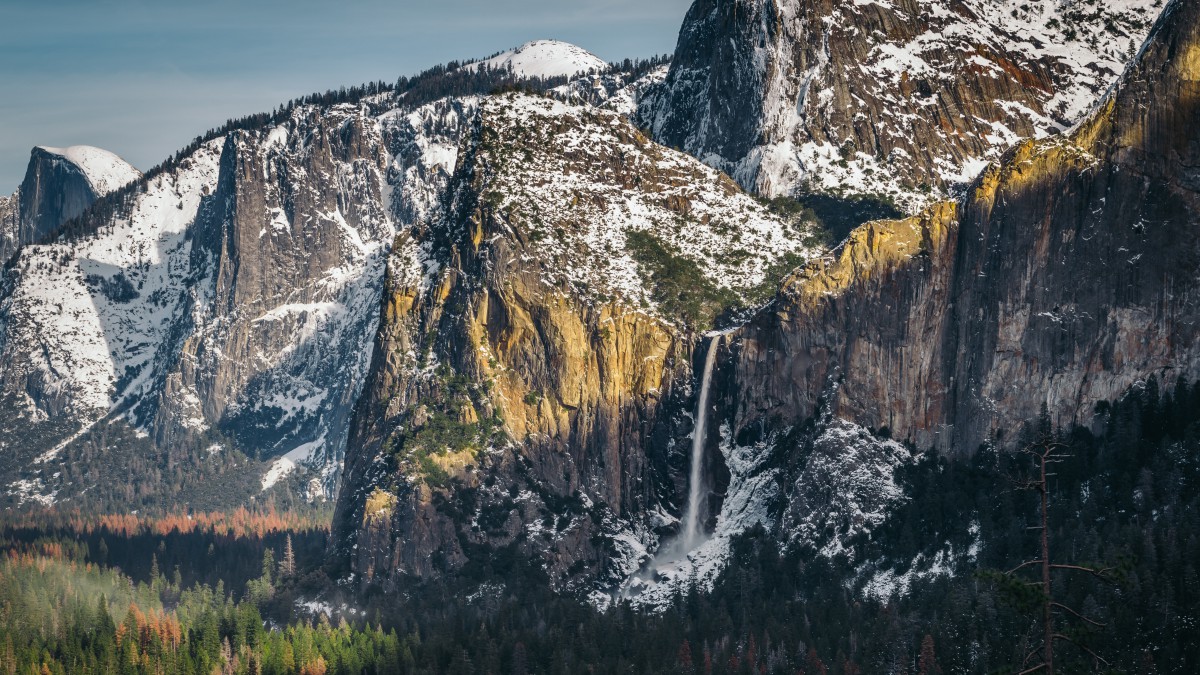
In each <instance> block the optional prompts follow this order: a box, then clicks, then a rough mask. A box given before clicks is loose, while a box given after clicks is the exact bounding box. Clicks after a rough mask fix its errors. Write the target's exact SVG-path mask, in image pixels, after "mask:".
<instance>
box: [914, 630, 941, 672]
mask: <svg viewBox="0 0 1200 675" xmlns="http://www.w3.org/2000/svg"><path fill="white" fill-rule="evenodd" d="M917 668H918V669H919V670H918V671H917V672H919V673H920V674H921V675H941V672H942V667H941V666H939V665H938V662H937V657H936V656H935V655H934V652H933V636H932V635H926V636H925V639H924V640H921V656H920V658H918V660H917Z"/></svg>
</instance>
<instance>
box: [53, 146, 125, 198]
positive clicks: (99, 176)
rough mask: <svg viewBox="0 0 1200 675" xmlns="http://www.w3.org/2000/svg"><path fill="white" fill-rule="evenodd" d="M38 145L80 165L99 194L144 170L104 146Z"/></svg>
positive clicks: (112, 188) (110, 190)
mask: <svg viewBox="0 0 1200 675" xmlns="http://www.w3.org/2000/svg"><path fill="white" fill-rule="evenodd" d="M38 147H39V148H40V149H41V150H44V151H46V152H47V153H49V154H52V155H57V156H59V157H62V158H63V159H64V160H66V161H68V162H70V163H71V164H74V165H75V166H77V167H79V168H80V170H82V171H83V174H84V176H86V177H87V180H88V182H89V183H91V185H92V189H93V190H95V192H96V194H97V195H106V194H108V193H110V192H112V191H114V190H116V189H117V188H120V187H124V186H126V185H128V184H130V183H132V182H133V181H135V180H137V179H138V178H140V177H141V176H142V172H140V171H138V170H137V169H135V168H134V167H133V165H131V164H130V163H129V162H126V161H125V160H123V159H121V158H120V157H118V156H117V155H116V154H114V153H111V152H109V151H108V150H104V149H102V148H95V147H92V146H90V145H72V146H70V147H66V148H51V147H48V146H44V145H42V146H38Z"/></svg>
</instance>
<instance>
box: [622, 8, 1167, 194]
mask: <svg viewBox="0 0 1200 675" xmlns="http://www.w3.org/2000/svg"><path fill="white" fill-rule="evenodd" d="M1161 8H1162V0H1120V1H1119V2H1095V1H1094V0H1092V1H1086V0H1066V1H1063V2H1044V3H1028V2H1024V1H1023V0H879V1H878V2H876V1H873V0H859V1H856V2H846V3H832V4H830V3H826V2H819V1H817V0H796V1H794V2H785V3H775V2H767V1H766V0H736V1H734V2H718V1H717V0H696V2H695V3H694V4H693V6H692V8H691V10H690V11H689V13H688V16H687V18H686V20H685V23H684V26H683V28H682V30H681V32H680V36H679V45H678V48H677V51H676V54H675V60H674V61H673V63H672V67H671V73H670V75H669V77H668V78H667V81H666V83H665V84H664V85H663V86H661V87H659V88H658V89H657V91H654V92H652V93H651V94H650V95H649V96H647V97H646V98H645V99H644V100H643V104H642V108H641V110H640V119H641V122H642V124H643V125H644V126H646V127H648V128H650V129H651V130H652V133H653V135H654V137H655V138H656V139H658V140H660V141H661V142H663V143H665V144H667V145H671V146H678V147H682V148H684V149H685V150H687V151H688V152H690V153H692V154H694V155H696V156H698V157H700V158H702V159H704V161H706V162H708V163H709V164H712V165H713V166H716V167H719V168H721V169H723V170H725V171H727V172H728V173H729V174H730V175H732V176H733V177H734V178H735V179H737V180H738V182H739V183H741V184H742V185H743V186H745V187H747V188H748V189H751V190H753V191H755V192H757V193H759V194H764V195H770V196H775V195H786V194H793V193H796V192H808V191H816V192H824V193H831V194H835V195H844V194H858V195H864V194H865V195H873V196H881V197H888V198H891V199H895V200H896V201H898V202H899V203H900V204H901V205H902V206H905V207H907V208H909V209H915V208H918V207H919V206H921V205H923V204H926V203H928V202H929V201H930V199H933V198H937V197H938V196H939V195H944V194H946V191H947V190H950V189H952V188H953V187H954V186H956V185H961V184H962V183H965V182H969V181H970V180H972V179H973V178H974V177H975V176H976V175H977V174H978V173H979V171H980V170H981V169H982V167H983V166H984V165H985V164H986V163H987V162H988V161H991V160H994V159H996V158H997V157H999V155H1000V153H1001V152H1003V151H1004V150H1005V149H1007V148H1008V147H1009V146H1011V145H1012V144H1013V143H1014V142H1015V141H1016V140H1017V139H1019V138H1024V137H1042V136H1045V135H1047V134H1049V133H1053V132H1055V131H1057V130H1061V129H1065V128H1067V127H1069V126H1070V125H1071V124H1073V123H1074V122H1076V121H1077V120H1079V118H1080V117H1081V116H1082V115H1083V114H1084V113H1085V112H1086V111H1087V110H1088V108H1089V107H1090V106H1091V105H1092V103H1093V102H1094V101H1095V100H1096V99H1097V97H1099V96H1100V95H1101V94H1102V93H1103V92H1104V91H1105V90H1106V89H1107V88H1108V87H1109V85H1111V84H1112V83H1113V82H1114V81H1115V80H1116V79H1117V76H1118V75H1119V74H1120V73H1121V72H1122V70H1123V68H1124V64H1125V62H1126V61H1127V60H1128V59H1129V58H1131V57H1132V56H1133V54H1134V53H1135V51H1136V49H1137V47H1138V45H1140V44H1141V42H1142V40H1143V39H1144V38H1145V36H1146V32H1147V31H1148V29H1149V27H1150V24H1151V22H1153V20H1154V19H1155V17H1156V16H1157V15H1158V13H1159V10H1160V9H1161Z"/></svg>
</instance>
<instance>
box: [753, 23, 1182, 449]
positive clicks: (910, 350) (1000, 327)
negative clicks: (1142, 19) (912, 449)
mask: <svg viewBox="0 0 1200 675" xmlns="http://www.w3.org/2000/svg"><path fill="white" fill-rule="evenodd" d="M1198 15H1200V3H1196V2H1194V1H1192V0H1186V1H1178V2H1174V3H1172V4H1171V5H1169V6H1168V8H1167V9H1166V10H1165V11H1164V13H1163V16H1162V17H1161V18H1160V20H1159V22H1158V23H1157V24H1156V26H1155V27H1154V29H1153V31H1152V34H1151V37H1150V39H1149V41H1148V42H1147V44H1146V46H1145V48H1144V49H1143V50H1142V52H1141V54H1140V56H1139V58H1138V60H1137V62H1136V63H1135V64H1134V65H1132V66H1131V67H1130V68H1129V70H1128V71H1127V72H1126V73H1125V75H1124V76H1123V78H1122V80H1121V81H1120V83H1119V84H1118V85H1117V86H1116V87H1115V88H1114V90H1113V91H1112V92H1111V93H1110V95H1109V96H1108V97H1106V98H1105V99H1104V100H1103V101H1102V102H1101V104H1100V105H1099V106H1098V108H1097V109H1096V111H1095V112H1094V113H1093V114H1092V115H1091V116H1090V117H1089V118H1088V119H1087V120H1085V121H1084V122H1083V123H1082V124H1081V125H1080V126H1079V127H1078V128H1077V129H1075V130H1074V131H1072V132H1071V133H1070V134H1068V135H1064V136H1060V137H1055V138H1052V139H1047V140H1042V141H1026V142H1023V143H1021V144H1020V145H1018V146H1017V147H1015V148H1014V149H1012V150H1011V151H1009V152H1008V153H1006V155H1005V157H1004V158H1003V160H1002V161H1001V162H1000V163H998V164H996V165H993V166H992V167H990V168H989V169H988V170H986V171H985V172H984V174H983V175H982V176H981V177H980V178H979V179H978V180H977V181H976V182H975V183H974V185H973V186H972V188H971V190H970V191H969V193H968V195H967V196H966V198H965V199H964V200H963V202H962V203H961V204H960V205H959V206H957V207H955V206H952V205H945V206H939V207H936V208H933V209H930V210H928V211H926V212H925V213H924V214H923V215H922V216H919V217H916V218H911V219H909V220H907V221H901V222H889V223H872V224H869V225H866V226H864V227H862V228H860V229H859V230H857V231H856V232H855V233H854V234H853V235H852V236H851V238H850V239H849V240H848V241H847V242H846V243H845V244H844V245H843V246H842V247H840V248H839V249H838V250H837V251H835V252H834V253H833V255H832V256H831V257H830V258H829V259H825V260H821V261H818V262H814V263H812V264H810V265H809V266H807V267H806V268H805V269H803V270H801V271H800V272H798V273H797V274H796V275H794V276H793V277H792V278H791V279H789V280H788V281H787V282H786V283H785V284H784V286H783V289H782V290H781V292H780V295H779V297H778V299H777V301H776V303H775V305H774V306H773V307H772V308H771V310H770V311H769V312H766V313H764V314H763V315H761V316H760V317H759V318H758V319H757V320H756V321H755V322H753V323H752V324H750V325H749V326H747V327H746V329H745V330H744V331H743V333H742V336H741V340H740V342H739V345H738V355H737V359H738V361H737V366H736V378H737V385H736V386H737V404H736V408H737V411H736V420H737V423H736V426H737V427H738V428H739V429H742V430H743V431H744V432H746V433H751V432H753V430H754V429H764V428H771V427H773V426H778V425H787V424H792V423H795V422H796V421H799V420H803V419H806V418H809V417H811V416H812V415H814V414H815V412H816V410H817V402H818V400H820V399H821V398H822V397H823V396H826V395H828V397H829V401H830V405H831V410H832V411H833V413H834V414H836V415H838V416H841V417H844V418H846V419H850V420H853V421H855V422H857V423H859V424H861V425H863V426H866V427H869V428H873V429H877V428H880V427H888V428H889V429H890V431H891V433H892V434H893V435H894V436H896V437H898V438H903V439H909V440H912V441H913V442H915V443H916V444H917V445H918V446H921V447H931V446H938V447H940V448H942V449H944V450H949V451H956V452H971V451H973V450H974V448H975V447H976V446H977V445H978V444H979V443H982V442H986V441H989V440H993V439H1001V440H1002V442H1003V439H1005V438H1012V437H1013V436H1014V435H1015V434H1014V432H1015V431H1017V430H1018V429H1019V427H1020V426H1021V425H1022V424H1023V423H1024V422H1026V421H1028V420H1031V419H1033V418H1035V417H1037V416H1038V415H1039V413H1040V411H1041V410H1042V408H1043V406H1045V408H1046V409H1047V410H1048V412H1049V413H1050V415H1051V417H1052V419H1053V421H1054V422H1055V423H1057V424H1072V423H1075V424H1088V423H1089V422H1090V421H1091V416H1092V412H1093V406H1094V405H1095V404H1096V403H1098V402H1100V401H1106V400H1110V399H1112V398H1115V397H1117V396H1119V395H1120V394H1121V393H1123V392H1124V391H1126V390H1127V389H1128V388H1129V387H1130V386H1132V385H1133V384H1134V383H1135V382H1137V381H1138V380H1139V379H1142V378H1146V377H1149V376H1151V375H1157V376H1158V377H1159V378H1169V379H1171V380H1174V379H1175V378H1176V377H1179V376H1182V377H1186V378H1188V379H1194V378H1196V377H1197V376H1198V375H1200V349H1198V348H1197V347H1196V344H1197V338H1198V337H1200V333H1198V331H1200V288H1198V286H1197V281H1196V280H1197V270H1198V268H1200V239H1198V236H1197V235H1198V233H1200V229H1198V226H1200V193H1198V190H1197V188H1198V187H1200V184H1198V182H1197V170H1196V167H1197V166H1200V136H1197V131H1196V121H1197V120H1200V96H1198V92H1200V87H1198V84H1197V72H1198V71H1197V66H1196V64H1197V57H1196V55H1197V54H1198V53H1200V51H1198V50H1200V16H1198ZM956 212H957V213H956ZM754 433H757V432H754Z"/></svg>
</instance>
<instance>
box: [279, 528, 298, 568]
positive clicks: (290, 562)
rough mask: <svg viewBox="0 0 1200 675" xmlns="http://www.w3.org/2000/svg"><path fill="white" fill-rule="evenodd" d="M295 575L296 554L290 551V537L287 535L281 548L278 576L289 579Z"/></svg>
mask: <svg viewBox="0 0 1200 675" xmlns="http://www.w3.org/2000/svg"><path fill="white" fill-rule="evenodd" d="M294 574H296V552H295V551H294V550H293V549H292V535H291V534H288V536H287V542H286V543H285V544H284V546H283V559H282V560H280V561H279V576H280V577H291V576H293V575H294Z"/></svg>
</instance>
